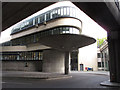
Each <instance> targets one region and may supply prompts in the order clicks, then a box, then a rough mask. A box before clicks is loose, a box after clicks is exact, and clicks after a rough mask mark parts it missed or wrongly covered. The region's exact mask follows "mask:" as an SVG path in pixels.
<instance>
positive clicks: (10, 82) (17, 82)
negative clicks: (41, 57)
mask: <svg viewBox="0 0 120 90" xmlns="http://www.w3.org/2000/svg"><path fill="white" fill-rule="evenodd" d="M2 83H10V84H32V83H19V82H2Z"/></svg>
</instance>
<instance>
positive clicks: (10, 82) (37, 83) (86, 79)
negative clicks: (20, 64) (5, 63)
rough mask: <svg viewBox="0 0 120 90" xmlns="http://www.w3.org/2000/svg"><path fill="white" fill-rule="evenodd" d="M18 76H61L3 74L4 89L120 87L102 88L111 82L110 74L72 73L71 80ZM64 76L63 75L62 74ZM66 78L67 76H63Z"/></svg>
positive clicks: (28, 73)
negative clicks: (105, 83)
mask: <svg viewBox="0 0 120 90" xmlns="http://www.w3.org/2000/svg"><path fill="white" fill-rule="evenodd" d="M10 73H11V77H9V78H8V77H5V75H9V76H10ZM15 73H16V74H18V75H21V77H22V76H24V75H25V74H26V75H29V76H30V75H31V76H32V75H35V76H40V75H41V76H42V75H43V76H45V75H48V76H50V75H57V77H59V75H60V74H58V73H40V72H20V71H19V72H14V71H13V72H10V71H9V72H3V75H4V77H3V79H2V80H3V81H2V87H3V88H96V89H98V88H102V89H106V88H107V89H109V90H114V88H115V90H119V89H120V88H119V87H107V86H101V85H100V83H101V82H103V81H107V80H109V75H107V73H108V72H104V73H103V72H101V74H100V72H98V73H99V74H98V73H97V72H93V73H90V72H71V73H70V74H69V76H72V77H69V78H59V79H54V78H50V79H39V78H17V76H18V75H16V78H15V77H13V76H12V75H13V74H15ZM62 75H63V74H62ZM63 76H65V75H63ZM96 89H95V90H96Z"/></svg>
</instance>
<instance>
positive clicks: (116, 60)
mask: <svg viewBox="0 0 120 90" xmlns="http://www.w3.org/2000/svg"><path fill="white" fill-rule="evenodd" d="M119 29H120V28H119ZM108 48H109V68H110V81H111V82H118V83H120V31H115V30H114V31H110V32H108Z"/></svg>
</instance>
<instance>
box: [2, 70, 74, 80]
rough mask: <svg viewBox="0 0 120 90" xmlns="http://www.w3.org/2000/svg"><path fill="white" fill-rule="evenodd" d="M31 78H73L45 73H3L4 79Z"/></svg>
mask: <svg viewBox="0 0 120 90" xmlns="http://www.w3.org/2000/svg"><path fill="white" fill-rule="evenodd" d="M6 77H7V78H12V77H14V78H30V79H32V78H33V79H47V80H49V79H61V78H71V77H72V76H71V75H65V74H61V73H45V72H25V71H3V72H2V78H6Z"/></svg>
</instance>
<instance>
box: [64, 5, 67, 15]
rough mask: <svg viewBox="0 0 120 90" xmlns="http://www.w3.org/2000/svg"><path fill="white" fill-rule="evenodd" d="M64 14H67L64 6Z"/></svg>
mask: <svg viewBox="0 0 120 90" xmlns="http://www.w3.org/2000/svg"><path fill="white" fill-rule="evenodd" d="M64 15H65V16H66V15H67V8H66V7H64Z"/></svg>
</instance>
